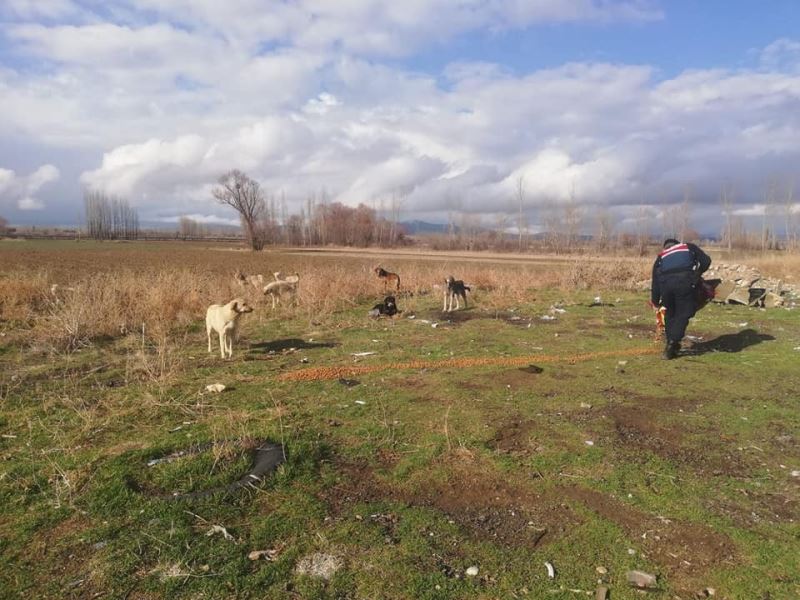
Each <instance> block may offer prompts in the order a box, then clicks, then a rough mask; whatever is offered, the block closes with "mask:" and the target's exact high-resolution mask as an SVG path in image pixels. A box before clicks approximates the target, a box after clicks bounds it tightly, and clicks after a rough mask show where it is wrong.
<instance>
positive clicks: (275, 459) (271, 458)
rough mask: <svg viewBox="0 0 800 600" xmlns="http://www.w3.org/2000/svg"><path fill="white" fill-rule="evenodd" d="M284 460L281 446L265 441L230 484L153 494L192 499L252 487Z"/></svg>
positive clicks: (197, 449) (155, 461)
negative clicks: (237, 477) (247, 468)
mask: <svg viewBox="0 0 800 600" xmlns="http://www.w3.org/2000/svg"><path fill="white" fill-rule="evenodd" d="M210 447H211V445H210V444H203V445H202V446H197V447H195V448H192V449H190V450H188V451H185V452H175V453H173V454H170V455H169V456H168V457H167V459H166V460H164V459H153V460H150V461H148V463H147V464H148V466H153V465H155V464H159V463H161V462H170V461H171V460H177V459H178V458H182V457H184V456H189V455H191V454H197V453H199V452H200V451H202V450H205V449H207V448H210ZM285 461H286V454H285V451H284V448H283V446H282V445H280V444H273V443H271V442H266V441H265V442H262V443H261V444H260V445H259V446H258V447H257V448H255V450H253V462H252V466H251V467H250V470H249V471H247V473H245V474H244V475H242V476H241V477H240V478H239V479H238V480H237V481H234V482H233V483H231V484H230V485H227V486H219V487H215V488H211V489H207V490H199V491H196V492H187V493H185V494H177V493H176V494H155V495H154V496H155V497H156V498H161V499H162V500H192V499H195V498H204V497H206V496H211V495H213V494H220V493H233V492H237V491H239V490H242V489H247V488H251V489H252V488H255V487H256V486H257V485H259V484H260V483H262V482H263V481H264V479H265V478H266V477H267V476H268V475H269V474H271V473H272V472H273V471H275V469H277V468H278V467H279V466H280V465H281V464H283V463H284V462H285ZM133 487H134V489H136V490H137V491H140V492H141V491H143V490H141V489H140V488H139V486H136V485H133Z"/></svg>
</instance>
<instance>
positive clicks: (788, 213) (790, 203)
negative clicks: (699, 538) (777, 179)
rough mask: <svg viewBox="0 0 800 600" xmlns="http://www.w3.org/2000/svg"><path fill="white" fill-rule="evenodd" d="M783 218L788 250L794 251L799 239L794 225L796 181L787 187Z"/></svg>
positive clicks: (790, 182) (792, 181)
mask: <svg viewBox="0 0 800 600" xmlns="http://www.w3.org/2000/svg"><path fill="white" fill-rule="evenodd" d="M783 217H784V227H785V232H784V233H785V235H786V249H787V250H794V248H795V246H796V243H797V239H796V235H797V234H796V232H795V225H794V180H791V181H789V184H788V185H787V187H786V198H785V199H784V202H783Z"/></svg>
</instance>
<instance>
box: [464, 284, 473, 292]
mask: <svg viewBox="0 0 800 600" xmlns="http://www.w3.org/2000/svg"><path fill="white" fill-rule="evenodd" d="M464 289H465V290H466V291H468V292H471V291H472V288H471V287H469V286H468V285H465V286H464Z"/></svg>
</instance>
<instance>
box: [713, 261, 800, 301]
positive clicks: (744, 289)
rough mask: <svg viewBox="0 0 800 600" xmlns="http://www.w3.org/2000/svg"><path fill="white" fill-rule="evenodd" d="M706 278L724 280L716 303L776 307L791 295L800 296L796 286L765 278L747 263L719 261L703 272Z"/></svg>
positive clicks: (719, 288) (717, 288)
mask: <svg viewBox="0 0 800 600" xmlns="http://www.w3.org/2000/svg"><path fill="white" fill-rule="evenodd" d="M703 279H705V280H706V281H709V280H714V279H719V280H721V281H720V283H719V285H717V287H716V295H715V297H714V302H722V303H729V304H746V305H750V306H761V307H764V308H775V307H777V306H784V305H785V304H786V302H787V300H788V299H789V298H790V297H792V296H798V290H797V287H796V286H793V285H791V284H787V283H786V282H784V281H782V280H780V279H773V278H770V277H764V276H763V275H762V274H761V273H760V272H759V271H758V270H757V269H754V268H753V267H748V266H747V265H739V264H726V263H720V264H715V265H712V266H711V268H710V269H709V270H708V271H707V272H705V273H704V274H703Z"/></svg>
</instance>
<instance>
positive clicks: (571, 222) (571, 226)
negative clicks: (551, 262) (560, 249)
mask: <svg viewBox="0 0 800 600" xmlns="http://www.w3.org/2000/svg"><path fill="white" fill-rule="evenodd" d="M582 220H583V214H582V211H581V207H580V206H579V205H578V203H577V201H576V199H575V188H574V187H573V188H572V190H571V191H570V194H569V202H567V204H565V205H564V233H565V234H566V235H565V237H566V246H567V251H568V252H571V251H572V250H573V247H574V246H575V244H576V243H577V241H578V235H579V234H580V229H581V221H582Z"/></svg>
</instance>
